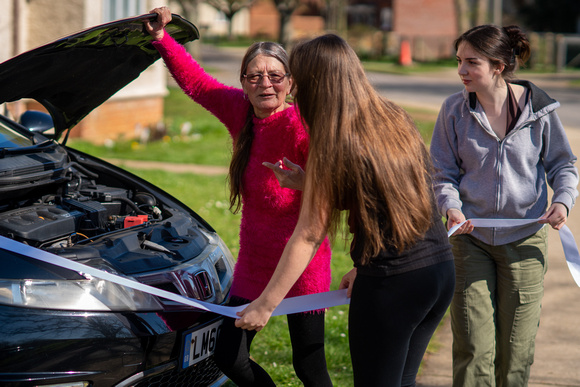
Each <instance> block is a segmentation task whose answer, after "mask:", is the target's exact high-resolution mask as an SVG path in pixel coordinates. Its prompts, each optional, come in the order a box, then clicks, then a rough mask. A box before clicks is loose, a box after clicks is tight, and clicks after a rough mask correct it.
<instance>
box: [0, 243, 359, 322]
mask: <svg viewBox="0 0 580 387" xmlns="http://www.w3.org/2000/svg"><path fill="white" fill-rule="evenodd" d="M0 246H2V248H3V249H5V250H8V251H12V252H14V253H17V254H22V255H25V256H27V257H31V258H34V259H37V260H39V261H43V262H46V263H50V264H52V265H56V266H60V267H63V268H65V269H69V270H74V271H77V272H79V273H83V274H88V275H90V276H93V277H97V278H101V279H104V280H106V281H110V282H113V283H116V284H119V285H122V286H126V287H129V288H132V289H136V290H140V291H142V292H145V293H149V294H152V295H154V296H158V297H162V298H165V299H168V300H171V301H175V302H179V303H182V304H185V305H189V306H193V307H194V308H198V309H201V310H206V311H209V312H214V313H217V314H221V315H223V316H227V317H232V318H238V316H237V315H236V312H239V311H241V310H243V309H244V308H245V307H246V305H241V306H224V305H216V304H212V303H210V302H204V301H199V300H195V299H193V298H189V297H184V296H181V295H179V294H175V293H171V292H168V291H166V290H162V289H157V288H155V287H153V286H149V285H145V284H142V283H140V282H137V281H134V280H131V279H129V278H126V277H121V276H118V275H115V274H111V273H107V272H106V271H103V270H99V269H95V268H94V267H91V266H87V265H84V264H82V263H78V262H75V261H71V260H69V259H66V258H63V257H61V256H58V255H55V254H52V253H49V252H47V251H44V250H40V249H37V248H35V247H32V246H28V245H25V244H23V243H20V242H16V241H14V240H12V239H9V238H6V237H3V236H0ZM349 302H350V298H347V297H346V289H342V290H335V291H331V292H324V293H317V294H309V295H305V296H298V297H291V298H286V299H285V300H284V301H282V303H280V305H278V307H277V308H276V310H274V313H272V315H273V316H279V315H284V314H291V313H301V312H307V311H310V310H317V309H325V308H330V307H332V306H338V305H344V304H348V303H349Z"/></svg>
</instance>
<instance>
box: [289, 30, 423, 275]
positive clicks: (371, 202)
mask: <svg viewBox="0 0 580 387" xmlns="http://www.w3.org/2000/svg"><path fill="white" fill-rule="evenodd" d="M290 71H291V72H292V76H293V79H294V85H295V86H296V90H295V91H294V101H295V103H296V104H297V105H298V108H299V110H300V113H301V115H302V118H303V119H304V121H305V122H306V124H307V125H308V127H309V132H310V151H309V157H308V161H307V165H306V179H307V183H306V185H307V186H309V187H316V188H315V191H316V192H315V193H313V194H310V195H308V196H305V199H304V200H309V201H310V202H309V203H310V204H311V206H312V208H325V209H327V210H329V211H330V221H329V229H330V231H331V233H332V234H334V233H336V231H337V228H338V227H337V226H338V224H339V223H340V211H341V210H348V211H349V212H350V219H351V222H350V223H353V224H354V225H355V238H357V237H359V236H360V237H362V238H364V240H365V241H366V243H365V244H364V247H363V252H362V263H363V264H365V263H367V262H368V260H369V259H370V258H371V257H373V256H376V255H377V254H378V253H379V252H380V251H381V250H382V249H384V248H386V247H387V246H385V243H388V244H390V245H392V246H394V247H395V248H396V249H398V250H399V251H402V250H403V249H405V248H407V247H409V246H410V245H412V244H414V243H415V242H416V241H417V239H418V238H420V237H421V236H423V235H424V233H425V232H426V230H427V229H428V227H429V226H430V224H431V222H432V215H433V207H432V193H431V184H430V179H429V176H430V160H429V157H428V154H427V149H426V147H425V144H424V142H423V139H422V138H421V136H420V135H419V132H418V130H417V128H416V126H415V124H414V122H413V121H412V119H411V118H410V116H409V115H408V114H407V113H406V112H405V111H404V110H403V109H401V108H400V107H399V106H397V105H396V104H394V103H392V102H390V101H388V100H386V99H384V98H382V97H381V96H380V95H379V94H378V93H377V92H376V91H375V89H374V88H373V87H372V86H371V84H370V83H369V81H368V79H367V77H366V75H365V73H364V70H363V68H362V65H361V63H360V61H359V59H358V57H357V56H356V54H355V52H354V51H353V50H352V49H351V48H350V46H349V45H348V44H347V43H346V42H345V41H344V40H343V39H342V38H340V37H338V36H336V35H332V34H329V35H324V36H321V37H318V38H315V39H313V40H310V41H308V42H304V43H300V44H298V45H297V46H296V47H295V48H294V49H293V51H292V53H291V55H290ZM357 234H358V235H357Z"/></svg>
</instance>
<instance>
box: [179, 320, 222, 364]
mask: <svg viewBox="0 0 580 387" xmlns="http://www.w3.org/2000/svg"><path fill="white" fill-rule="evenodd" d="M221 325H222V320H219V321H216V322H214V323H212V324H210V325H206V326H205V327H203V328H196V329H195V330H194V331H191V332H189V333H187V334H186V335H185V338H184V341H183V357H182V362H181V367H182V368H187V367H190V366H192V365H194V364H196V363H198V362H200V361H202V360H203V359H206V358H207V357H209V356H210V355H211V354H213V351H214V350H215V343H216V339H217V335H218V333H219V330H220V326H221Z"/></svg>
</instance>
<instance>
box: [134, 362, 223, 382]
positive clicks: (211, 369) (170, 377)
mask: <svg viewBox="0 0 580 387" xmlns="http://www.w3.org/2000/svg"><path fill="white" fill-rule="evenodd" d="M222 375H223V373H222V372H221V371H220V369H219V368H218V367H217V365H216V364H215V362H214V361H213V356H211V357H209V358H207V359H205V360H203V361H201V362H199V363H197V364H195V365H193V366H191V367H188V368H186V369H184V370H180V369H176V368H173V369H171V370H168V371H166V372H163V373H160V374H156V375H154V376H151V377H148V378H146V379H142V380H140V381H139V383H137V384H135V385H134V386H135V387H169V386H171V387H175V386H180V387H181V386H183V387H207V386H209V385H211V384H212V383H214V382H215V381H216V380H217V379H219V378H220V377H221V376H222Z"/></svg>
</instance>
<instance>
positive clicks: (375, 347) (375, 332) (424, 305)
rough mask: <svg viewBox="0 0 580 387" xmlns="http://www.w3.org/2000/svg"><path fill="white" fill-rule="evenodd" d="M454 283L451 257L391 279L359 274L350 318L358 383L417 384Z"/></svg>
mask: <svg viewBox="0 0 580 387" xmlns="http://www.w3.org/2000/svg"><path fill="white" fill-rule="evenodd" d="M454 287H455V270H454V265H453V261H448V262H442V263H439V264H436V265H433V266H429V267H426V268H422V269H417V270H413V271H410V272H408V273H403V274H399V275H393V276H389V277H371V276H365V275H360V274H358V275H357V277H356V279H355V282H354V285H353V290H352V298H351V302H350V310H349V322H348V326H349V343H350V353H351V357H352V368H353V374H354V385H355V386H357V387H359V386H360V387H363V386H364V387H368V386H389V387H399V386H415V378H416V376H417V371H418V370H419V365H420V364H421V360H422V359H423V355H424V354H425V350H426V349H427V344H429V340H430V339H431V336H433V333H434V332H435V329H436V328H437V325H438V324H439V322H440V321H441V319H442V318H443V316H444V315H445V312H446V311H447V308H448V306H449V303H450V302H451V298H452V297H453V291H454Z"/></svg>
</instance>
